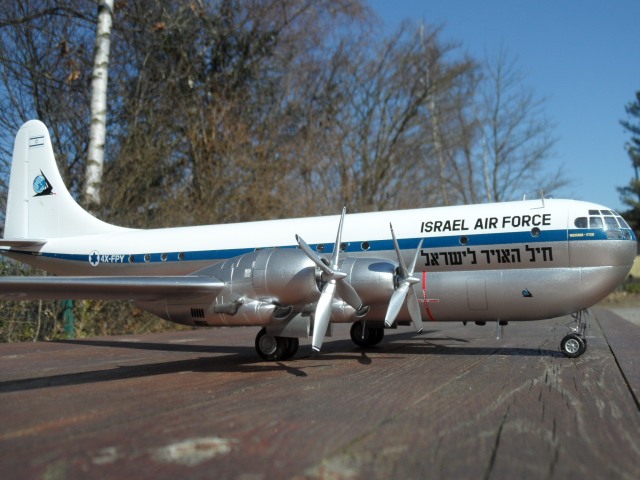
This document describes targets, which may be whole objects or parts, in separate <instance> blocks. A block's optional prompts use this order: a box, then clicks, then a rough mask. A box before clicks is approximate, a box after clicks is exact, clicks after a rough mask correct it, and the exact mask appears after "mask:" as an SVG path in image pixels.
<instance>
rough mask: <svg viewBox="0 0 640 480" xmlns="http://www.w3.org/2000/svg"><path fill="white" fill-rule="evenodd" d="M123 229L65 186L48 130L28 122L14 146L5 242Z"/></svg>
mask: <svg viewBox="0 0 640 480" xmlns="http://www.w3.org/2000/svg"><path fill="white" fill-rule="evenodd" d="M118 229H120V227H115V226H113V225H109V224H108V223H105V222H103V221H101V220H98V219H97V218H95V217H94V216H92V215H91V214H90V213H89V212H87V211H86V210H84V209H83V208H82V207H81V206H80V205H78V204H77V203H76V201H75V200H74V199H73V197H72V196H71V194H70V193H69V191H68V190H67V188H66V187H65V185H64V183H63V181H62V177H61V176H60V172H59V170H58V166H57V164H56V160H55V158H54V155H53V148H52V146H51V138H50V137H49V131H48V130H47V127H46V126H45V125H44V124H43V123H42V122H40V121H38V120H31V121H29V122H27V123H25V124H24V125H23V126H22V128H20V131H19V132H18V135H17V136H16V141H15V144H14V147H13V161H12V164H11V178H10V180H9V196H8V199H7V211H6V215H5V225H4V238H5V239H47V238H57V237H69V236H75V235H87V234H94V233H106V232H110V231H114V230H118Z"/></svg>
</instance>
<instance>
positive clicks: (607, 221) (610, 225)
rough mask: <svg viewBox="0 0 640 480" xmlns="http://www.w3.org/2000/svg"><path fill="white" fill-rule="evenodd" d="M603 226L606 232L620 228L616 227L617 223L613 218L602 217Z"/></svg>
mask: <svg viewBox="0 0 640 480" xmlns="http://www.w3.org/2000/svg"><path fill="white" fill-rule="evenodd" d="M604 224H605V225H606V226H607V230H610V229H612V228H620V225H618V222H616V218H615V217H604Z"/></svg>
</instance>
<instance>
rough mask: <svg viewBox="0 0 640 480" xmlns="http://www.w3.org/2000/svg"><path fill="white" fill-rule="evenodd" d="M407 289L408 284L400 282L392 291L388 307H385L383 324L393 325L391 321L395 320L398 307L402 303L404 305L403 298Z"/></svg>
mask: <svg viewBox="0 0 640 480" xmlns="http://www.w3.org/2000/svg"><path fill="white" fill-rule="evenodd" d="M407 290H409V284H408V283H406V282H403V283H401V284H400V286H399V287H398V289H397V290H396V291H395V292H393V295H391V299H390V300H389V307H387V314H386V315H385V317H384V325H385V326H386V327H387V328H388V327H391V325H393V322H395V321H396V318H397V316H398V314H399V313H400V309H401V308H402V305H404V299H405V297H406V295H407Z"/></svg>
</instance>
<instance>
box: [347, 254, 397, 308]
mask: <svg viewBox="0 0 640 480" xmlns="http://www.w3.org/2000/svg"><path fill="white" fill-rule="evenodd" d="M396 268H397V264H396V263H394V262H392V261H390V260H386V259H381V258H354V257H347V258H345V259H344V262H343V263H342V265H341V266H340V270H342V271H343V272H345V273H346V274H347V278H346V281H348V282H349V283H350V284H351V286H352V287H353V288H355V289H356V292H358V295H360V298H361V299H362V303H363V304H364V305H367V306H373V305H380V304H385V305H386V304H387V303H388V302H389V299H390V298H391V295H392V294H393V292H394V290H395V283H394V282H395V278H396V276H395V272H396Z"/></svg>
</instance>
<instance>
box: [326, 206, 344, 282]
mask: <svg viewBox="0 0 640 480" xmlns="http://www.w3.org/2000/svg"><path fill="white" fill-rule="evenodd" d="M346 213H347V207H342V214H341V215H340V224H339V225H338V234H337V235H336V243H335V244H334V245H333V253H332V254H331V262H329V263H330V264H331V267H332V268H334V269H337V268H338V259H339V257H340V245H341V244H342V226H343V225H344V216H345V214H346Z"/></svg>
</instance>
